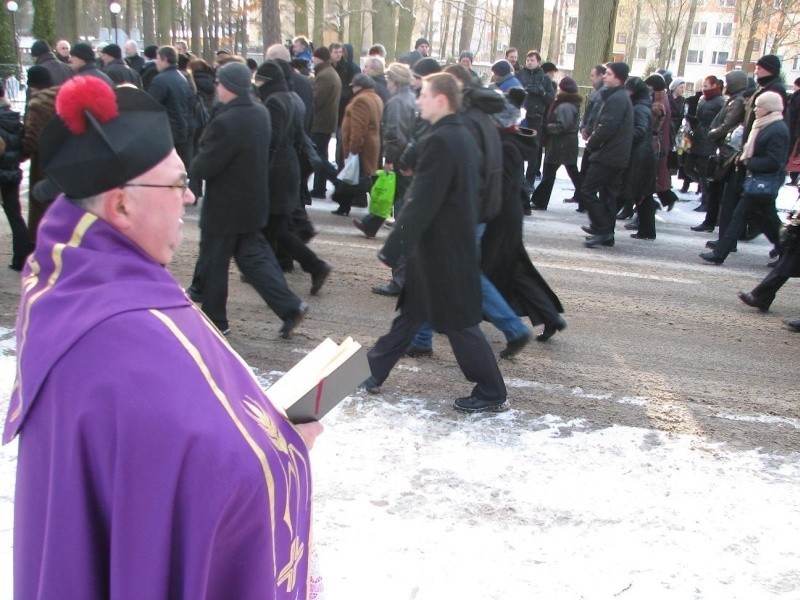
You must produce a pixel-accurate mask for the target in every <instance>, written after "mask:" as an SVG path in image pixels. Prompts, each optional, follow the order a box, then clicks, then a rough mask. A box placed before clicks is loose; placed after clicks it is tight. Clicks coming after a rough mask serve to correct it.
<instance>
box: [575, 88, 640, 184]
mask: <svg viewBox="0 0 800 600" xmlns="http://www.w3.org/2000/svg"><path fill="white" fill-rule="evenodd" d="M600 97H601V98H602V102H603V104H602V106H601V108H600V112H599V114H598V116H597V121H595V126H594V131H593V132H592V136H591V137H590V138H589V139H588V141H587V142H586V148H587V150H589V152H591V154H590V155H589V160H590V161H591V162H593V163H597V164H600V165H603V166H606V167H612V168H618V169H624V168H625V167H627V166H628V160H629V159H630V155H631V142H632V139H633V105H632V104H631V99H630V98H629V97H628V92H626V91H625V89H624V88H623V86H621V85H619V86H617V87H613V88H606V89H604V90H603V91H602V92H600Z"/></svg>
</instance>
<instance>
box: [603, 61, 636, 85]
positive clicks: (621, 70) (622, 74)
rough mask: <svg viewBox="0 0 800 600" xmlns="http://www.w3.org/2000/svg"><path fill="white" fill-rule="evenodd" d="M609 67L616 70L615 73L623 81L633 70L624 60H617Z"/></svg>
mask: <svg viewBox="0 0 800 600" xmlns="http://www.w3.org/2000/svg"><path fill="white" fill-rule="evenodd" d="M608 68H609V69H611V70H612V71H613V72H614V75H615V76H616V78H617V79H619V80H620V81H621V82H622V83H625V80H626V79H627V78H628V73H630V72H631V69H630V67H629V66H628V65H627V63H624V62H615V63H611V64H609V65H608Z"/></svg>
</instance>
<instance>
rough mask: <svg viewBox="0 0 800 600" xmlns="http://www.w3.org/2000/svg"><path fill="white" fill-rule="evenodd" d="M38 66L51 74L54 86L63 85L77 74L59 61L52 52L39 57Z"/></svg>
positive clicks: (37, 59)
mask: <svg viewBox="0 0 800 600" xmlns="http://www.w3.org/2000/svg"><path fill="white" fill-rule="evenodd" d="M36 64H37V65H39V66H40V67H44V68H45V69H47V70H48V71H49V72H50V78H51V79H52V80H53V85H61V84H62V83H64V82H65V81H66V80H67V79H69V78H71V77H72V76H73V75H74V74H75V72H74V71H73V70H72V69H71V68H70V67H69V65H65V64H64V63H63V62H61V61H60V60H58V59H57V58H56V57H55V55H54V54H53V53H52V52H46V53H45V54H42V55H41V56H39V57H37V58H36Z"/></svg>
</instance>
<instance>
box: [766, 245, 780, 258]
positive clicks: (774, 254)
mask: <svg viewBox="0 0 800 600" xmlns="http://www.w3.org/2000/svg"><path fill="white" fill-rule="evenodd" d="M780 255H781V249H780V248H779V247H778V246H773V247H772V250H770V251H769V257H770V258H777V257H779V256H780Z"/></svg>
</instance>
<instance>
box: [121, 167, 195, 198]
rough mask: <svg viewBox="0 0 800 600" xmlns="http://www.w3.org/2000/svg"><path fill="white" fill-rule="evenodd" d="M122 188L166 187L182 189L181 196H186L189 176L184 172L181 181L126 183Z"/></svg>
mask: <svg viewBox="0 0 800 600" xmlns="http://www.w3.org/2000/svg"><path fill="white" fill-rule="evenodd" d="M119 187H121V188H126V187H144V188H166V189H175V190H181V197H183V196H186V190H188V189H189V176H188V175H187V174H186V173H184V174H183V175H181V182H180V183H173V184H172V185H162V184H159V183H124V184H122V185H121V186H119Z"/></svg>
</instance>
